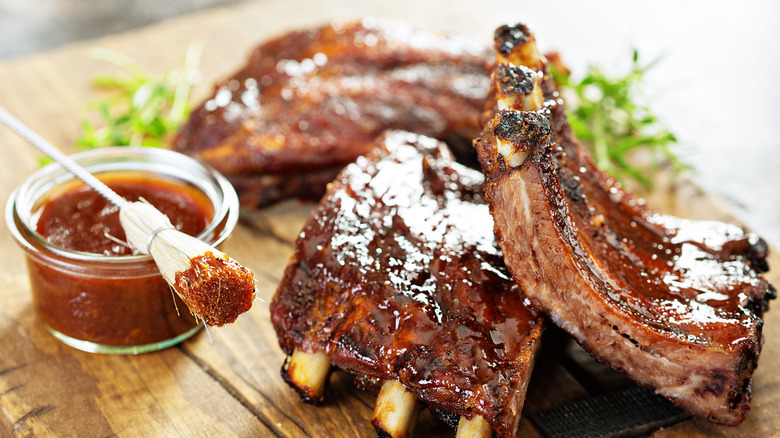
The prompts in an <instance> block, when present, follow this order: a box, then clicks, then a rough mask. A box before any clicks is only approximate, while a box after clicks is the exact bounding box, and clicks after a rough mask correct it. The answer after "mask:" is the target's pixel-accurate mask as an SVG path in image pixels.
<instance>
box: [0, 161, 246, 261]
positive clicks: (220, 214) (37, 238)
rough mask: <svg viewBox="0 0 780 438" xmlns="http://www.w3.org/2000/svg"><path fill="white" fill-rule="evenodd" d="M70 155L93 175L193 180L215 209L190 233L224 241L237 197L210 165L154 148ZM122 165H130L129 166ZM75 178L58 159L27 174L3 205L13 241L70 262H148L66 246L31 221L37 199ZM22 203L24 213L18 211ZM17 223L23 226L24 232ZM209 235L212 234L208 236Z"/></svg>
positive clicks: (145, 257) (214, 241)
mask: <svg viewBox="0 0 780 438" xmlns="http://www.w3.org/2000/svg"><path fill="white" fill-rule="evenodd" d="M71 158H72V159H73V160H74V161H76V162H77V163H79V164H81V165H82V166H84V167H86V168H87V169H88V170H90V171H91V172H95V173H97V172H110V171H117V172H118V171H128V170H131V171H136V170H137V171H141V172H149V173H152V174H157V175H160V176H165V177H169V178H174V179H175V180H179V181H184V182H185V183H188V184H192V185H193V186H195V188H197V189H198V190H199V191H201V192H203V194H204V195H205V196H206V197H207V198H208V199H209V201H211V202H212V204H213V207H214V217H213V218H212V219H211V221H210V222H209V224H208V225H207V226H206V228H205V229H204V230H203V231H202V232H200V233H199V234H198V235H196V236H194V237H196V238H198V239H200V240H203V241H205V242H207V243H209V244H210V245H213V246H217V245H219V244H221V243H222V242H224V241H225V239H227V237H228V236H229V235H230V234H231V232H232V231H233V229H234V228H235V225H236V223H237V222H238V210H239V204H238V195H237V194H236V191H235V189H234V188H233V186H232V185H231V184H230V182H229V181H228V180H227V178H225V177H224V176H223V175H222V174H221V173H219V172H218V171H217V170H215V169H214V168H212V167H211V166H209V165H207V164H204V163H201V162H199V161H197V160H195V159H193V158H191V157H188V156H186V155H184V154H181V153H178V152H174V151H171V150H167V149H161V148H153V147H136V146H115V147H108V148H100V149H92V150H88V151H84V152H79V153H76V154H73V155H71ZM121 165H131V166H130V167H131V168H126V167H122V166H121ZM74 180H76V177H75V176H74V175H72V174H71V173H70V172H69V171H67V170H66V169H65V168H64V167H62V166H61V165H60V164H58V163H50V164H48V165H46V166H44V167H42V168H40V169H37V170H36V171H34V172H33V173H32V174H30V176H28V177H27V179H26V180H25V181H24V182H23V183H22V184H21V185H20V186H19V187H17V188H16V189H15V190H14V191H13V192H12V193H11V196H10V197H9V198H8V202H7V203H6V215H5V216H6V224H7V226H8V229H9V230H10V231H11V234H12V235H13V237H14V239H15V240H16V241H17V242H18V243H19V244H20V245H21V246H22V247H23V248H24V249H26V250H27V251H28V252H33V253H36V252H47V253H51V254H52V255H54V256H56V257H58V258H63V259H67V260H68V261H69V262H73V261H79V262H84V263H104V264H105V263H108V264H130V263H150V262H152V258H151V256H149V255H147V254H133V255H121V256H119V255H116V256H111V255H105V254H96V253H90V252H85V251H78V250H73V249H68V248H64V247H61V246H59V245H56V244H54V243H52V242H50V241H49V240H48V239H46V238H45V237H44V236H42V235H41V234H39V233H38V231H37V230H36V229H35V227H33V226H32V223H31V222H30V221H31V220H32V219H33V217H32V216H33V214H34V212H33V207H35V204H36V202H38V201H39V200H40V199H41V198H42V197H43V196H44V195H46V194H48V193H49V192H50V190H51V189H52V188H54V187H56V186H58V185H60V184H63V183H66V182H69V181H74ZM22 207H23V210H26V211H20V209H21V208H22ZM25 219H27V220H25ZM19 227H23V229H24V233H22V232H21V230H20V229H19ZM220 227H221V228H220ZM210 236H213V238H212V239H208V238H209V237H210ZM207 239H208V240H207Z"/></svg>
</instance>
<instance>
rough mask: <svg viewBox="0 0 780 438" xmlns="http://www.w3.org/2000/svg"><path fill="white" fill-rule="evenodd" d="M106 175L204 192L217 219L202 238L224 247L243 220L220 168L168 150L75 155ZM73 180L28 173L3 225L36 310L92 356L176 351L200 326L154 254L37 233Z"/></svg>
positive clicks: (54, 170)
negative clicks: (79, 245)
mask: <svg viewBox="0 0 780 438" xmlns="http://www.w3.org/2000/svg"><path fill="white" fill-rule="evenodd" d="M71 158H73V159H74V160H75V161H76V162H77V163H79V164H80V165H81V166H82V167H84V168H86V169H87V170H88V171H89V172H91V173H93V174H95V175H97V176H98V177H102V176H111V175H112V174H116V173H127V172H132V173H134V174H136V175H138V174H140V175H142V176H143V178H146V177H148V178H151V179H155V178H157V179H161V180H164V181H167V182H174V183H175V184H177V185H181V186H182V187H183V188H184V187H186V188H187V190H190V191H192V190H194V191H195V192H198V193H202V194H203V195H204V197H205V199H207V200H208V202H210V204H211V207H213V218H212V220H211V221H210V223H209V225H208V226H207V227H206V229H205V230H203V231H202V232H201V233H200V234H199V235H198V236H196V237H197V238H198V239H201V240H203V241H204V242H206V243H209V244H211V245H213V246H219V245H220V244H221V243H222V242H224V240H225V239H227V237H228V236H229V235H230V233H232V231H233V229H234V227H235V225H236V222H237V220H238V209H239V206H238V197H237V195H236V192H235V190H234V189H233V187H232V186H231V185H230V183H229V182H228V181H227V179H225V178H224V177H223V176H222V175H220V174H219V173H218V172H216V171H215V170H213V169H211V168H208V167H205V166H204V165H202V164H200V163H198V162H197V161H195V160H193V159H191V158H189V157H187V156H185V155H182V154H179V153H176V152H172V151H168V150H164V149H156V148H134V147H115V148H105V149H95V150H91V151H87V152H82V153H78V154H75V155H73V156H72V157H71ZM74 178H75V177H74V176H73V175H72V174H70V173H69V172H68V171H67V170H65V169H64V168H62V167H61V166H60V165H58V164H56V163H55V164H49V165H47V166H45V167H43V168H41V169H39V170H38V171H36V172H34V173H33V174H32V175H30V177H29V178H27V180H26V181H25V182H24V183H23V184H22V185H21V186H20V187H18V188H17V189H16V190H15V191H14V192H13V193H12V194H11V197H10V198H9V199H8V203H7V205H6V215H5V217H6V222H7V225H8V228H9V230H10V231H11V234H12V235H13V237H14V239H15V240H16V241H17V242H18V243H19V245H20V246H21V247H22V248H23V249H24V250H25V255H26V259H27V268H28V274H29V277H30V288H31V292H32V300H33V307H34V309H35V311H36V313H37V315H38V317H39V319H40V320H41V321H42V323H43V324H44V325H45V326H46V328H47V329H48V330H49V331H50V332H51V333H52V334H53V335H54V336H55V337H57V339H59V340H61V341H62V342H64V343H66V344H68V345H70V346H71V347H74V348H77V349H80V350H84V351H89V352H94V353H113V354H137V353H145V352H150V351H156V350H160V349H163V348H167V347H169V346H172V345H175V344H177V343H179V342H181V341H183V340H185V339H187V338H189V337H190V336H192V335H194V334H195V333H197V332H198V331H199V330H200V329H201V328H202V324H200V323H199V321H196V320H195V318H194V317H193V316H192V315H191V314H190V312H189V311H188V309H187V307H186V306H185V305H184V303H183V302H182V301H181V300H180V299H179V298H178V296H176V294H174V293H173V290H172V289H171V288H170V287H169V286H168V284H167V283H166V282H165V281H164V280H163V279H162V277H161V276H160V273H159V271H158V270H157V266H156V265H155V263H154V261H153V260H152V258H151V257H150V256H147V255H125V256H108V255H102V254H94V253H88V252H82V251H75V250H70V249H66V248H63V247H61V246H57V245H55V244H53V243H51V242H49V241H48V240H47V239H46V238H45V237H43V236H42V235H41V234H39V233H38V232H37V231H36V221H37V215H36V213H37V212H38V210H39V209H40V208H41V206H42V204H43V203H44V202H45V200H46V199H47V198H48V197H49V196H51V194H52V193H54V192H56V191H57V189H58V188H61V187H63V186H64V185H67V184H73V180H74Z"/></svg>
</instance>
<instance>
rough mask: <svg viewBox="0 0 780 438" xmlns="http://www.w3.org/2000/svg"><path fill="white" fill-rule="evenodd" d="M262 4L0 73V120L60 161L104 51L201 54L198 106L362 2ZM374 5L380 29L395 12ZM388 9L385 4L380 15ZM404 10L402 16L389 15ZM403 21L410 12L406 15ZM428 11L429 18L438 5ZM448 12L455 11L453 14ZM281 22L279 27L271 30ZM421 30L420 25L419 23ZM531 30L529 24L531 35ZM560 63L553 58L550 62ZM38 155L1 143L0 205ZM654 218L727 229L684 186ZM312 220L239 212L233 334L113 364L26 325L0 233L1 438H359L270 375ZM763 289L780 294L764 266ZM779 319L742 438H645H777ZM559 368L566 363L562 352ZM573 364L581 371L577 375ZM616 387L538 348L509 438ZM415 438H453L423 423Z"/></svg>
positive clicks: (694, 424) (18, 266)
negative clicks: (769, 286)
mask: <svg viewBox="0 0 780 438" xmlns="http://www.w3.org/2000/svg"><path fill="white" fill-rule="evenodd" d="M300 3H301V2H297V3H288V2H282V1H263V2H257V3H248V4H240V5H236V6H231V7H226V8H221V9H216V10H209V11H206V12H201V13H197V14H194V15H189V16H186V17H182V18H179V19H175V20H171V21H166V22H164V23H161V24H159V25H154V26H150V27H147V28H144V29H141V30H138V31H133V32H130V33H126V34H122V35H118V36H112V37H107V38H104V39H101V40H98V41H91V42H88V43H79V44H74V45H69V46H65V47H63V48H61V49H58V50H56V51H53V52H48V53H43V54H39V55H34V56H30V57H25V58H19V59H16V60H11V61H8V62H5V63H2V64H0V87H2V88H0V105H2V106H4V107H5V108H6V109H8V110H9V111H10V112H11V113H13V114H15V115H16V116H17V117H18V118H20V119H21V120H23V121H24V122H25V123H27V124H28V125H29V126H31V127H32V128H33V129H34V130H36V131H37V132H39V133H40V134H41V135H43V136H44V137H45V138H47V139H49V140H50V141H52V142H53V143H55V144H57V145H58V146H60V147H61V148H62V149H63V150H65V151H67V152H73V151H74V148H73V147H72V145H73V143H74V140H75V138H77V137H78V135H79V129H80V128H79V126H80V120H82V119H83V118H85V117H89V116H88V112H87V110H86V107H85V104H86V103H87V102H89V101H91V100H93V99H94V98H96V97H97V96H99V92H98V91H96V90H95V89H94V88H92V87H91V86H90V83H89V80H90V78H91V77H92V76H93V75H94V74H95V73H97V72H104V71H106V70H110V68H109V67H108V66H107V65H105V64H103V63H100V62H97V61H94V60H91V59H90V58H89V57H88V56H87V51H88V48H89V47H91V46H101V47H108V48H113V49H117V50H119V51H122V52H124V53H126V54H128V55H130V56H132V57H133V58H135V59H136V60H138V62H139V63H140V64H142V65H144V66H147V67H148V68H149V69H150V70H152V71H155V72H157V73H162V72H164V71H167V70H170V69H173V68H175V67H176V66H178V65H179V63H180V62H181V59H182V58H183V55H184V53H185V52H186V49H187V47H188V45H189V44H190V43H191V41H193V40H196V39H197V40H199V41H201V42H202V44H203V49H204V50H203V58H202V62H201V71H202V73H203V80H202V83H201V85H200V86H199V87H198V88H197V89H196V90H195V100H200V99H202V98H203V97H205V96H206V95H207V94H208V93H209V91H210V87H211V85H210V84H212V83H213V82H214V80H215V79H216V78H219V77H222V76H225V75H227V74H228V73H230V72H232V71H233V70H235V69H237V68H238V67H239V66H240V65H241V64H242V62H243V61H244V59H245V58H246V56H247V54H248V52H249V50H250V48H251V47H253V46H254V45H255V44H256V43H257V42H259V41H261V40H262V39H264V38H267V37H268V36H271V35H275V34H278V33H280V32H282V31H285V30H288V29H292V28H296V27H301V26H304V25H309V24H315V23H321V22H323V21H324V20H326V19H330V18H334V17H341V18H351V17H356V16H359V15H360V14H362V13H363V12H362V11H363V10H362V9H361V8H360V7H359V5H360V3H359V2H354V1H347V2H343V3H342V2H318V1H311V2H303V4H305V7H302V6H301V4H300ZM385 3H388V4H387V5H375V6H373V7H372V9H371V10H370V11H369V12H371V13H373V14H379V15H390V16H392V15H393V14H394V12H393V11H396V10H397V8H399V6H398V2H385ZM389 3H392V5H391V4H389ZM401 3H403V2H401ZM408 3H409V5H411V2H408ZM435 3H437V4H439V5H440V6H441V4H440V3H438V2H435ZM456 3H459V2H456ZM418 7H419V8H422V10H421V11H420V14H419V18H417V19H416V21H417V24H427V25H430V26H431V27H433V28H436V29H442V30H450V31H451V30H458V28H459V27H461V28H462V27H463V26H464V25H465V23H468V24H469V27H468V30H469V33H472V34H484V35H486V37H487V36H489V35H490V33H491V32H492V29H493V28H495V27H496V26H497V25H499V24H502V20H503V17H500V16H499V17H497V16H496V14H495V11H493V10H486V9H485V8H482V9H475V10H474V12H473V13H471V14H467V17H468V19H467V20H466V19H465V18H463V16H459V17H460V18H453V17H454V14H453V13H452V12H451V11H448V10H446V8H445V9H441V8H440V9H434V8H432V7H431V10H427V9H426V6H423V5H418ZM280 17H283V19H280ZM425 17H429V18H425ZM529 24H531V23H529ZM559 49H561V50H565V48H563V47H559ZM37 160H38V154H37V153H36V152H35V151H34V150H33V148H32V147H30V146H28V145H27V144H25V143H24V142H23V140H21V139H20V138H18V137H16V136H15V135H14V134H13V133H11V132H9V131H8V130H6V129H0V162H2V172H0V199H2V200H5V199H7V198H8V196H9V194H10V193H11V191H12V190H13V189H14V187H16V186H18V185H19V184H21V183H22V181H23V180H24V179H25V178H26V177H27V175H28V174H29V173H30V172H32V171H33V170H35V169H36V168H37V166H38V164H37V162H38V161H37ZM648 197H649V202H650V203H651V205H653V206H655V207H656V208H658V209H659V210H661V211H664V212H667V213H673V214H677V215H680V216H683V217H689V218H706V219H723V220H727V221H732V222H733V221H734V220H733V218H732V217H731V216H730V215H729V214H728V212H726V211H725V210H724V209H723V208H722V206H721V205H719V204H718V202H717V201H714V200H713V199H712V198H711V197H709V196H707V195H706V194H705V193H703V192H702V191H701V190H699V189H697V187H696V186H695V185H693V184H691V183H690V182H689V181H688V180H687V179H686V178H684V177H683V178H678V179H675V180H673V181H670V182H669V183H668V184H661V185H660V187H659V188H658V189H657V190H656V191H654V192H653V193H652V194H650V195H649V196H648ZM311 208H312V206H311V205H306V204H299V203H296V202H286V203H282V204H280V205H277V206H274V207H272V208H269V209H266V210H263V211H242V213H241V219H240V222H239V226H238V227H237V229H236V231H235V232H234V234H233V236H232V238H231V239H230V240H229V241H228V242H227V244H226V245H225V247H224V250H225V252H227V253H228V254H230V255H231V256H232V257H234V258H235V259H237V260H239V261H241V262H242V263H243V264H245V265H247V266H248V267H249V268H251V269H252V270H254V272H255V273H256V277H257V279H258V291H259V296H260V298H261V299H263V300H264V302H257V303H256V304H255V305H254V307H253V309H252V310H251V311H250V312H249V313H247V314H246V315H243V316H242V317H241V318H239V320H238V321H237V322H236V323H235V324H233V325H230V326H227V327H223V328H219V329H217V328H211V329H209V331H208V333H206V332H201V333H200V334H198V335H197V336H195V337H194V338H192V339H191V340H189V341H187V342H185V343H183V344H181V345H179V346H176V347H173V348H170V349H167V350H164V351H161V352H157V353H150V354H143V355H138V356H110V355H98V354H90V353H84V352H81V351H77V350H74V349H72V348H70V347H67V346H65V345H63V344H61V343H60V342H59V341H57V340H56V339H55V338H54V337H53V336H51V335H50V334H49V333H48V332H47V331H46V330H45V329H44V328H43V327H42V325H41V324H40V323H39V322H38V321H37V319H36V317H35V315H34V312H33V310H32V305H31V299H30V293H29V286H28V278H27V273H26V270H25V266H24V260H23V256H22V251H21V249H19V248H18V247H17V246H16V244H15V243H14V242H13V240H12V238H11V236H10V234H9V233H8V232H0V435H9V436H19V437H31V436H79V437H88V436H123V437H136V436H187V437H211V436H219V437H230V436H241V437H245V436H280V437H287V436H314V437H328V436H334V437H340V436H371V435H373V434H374V431H373V428H372V427H371V426H370V424H369V419H370V416H371V412H372V409H373V403H374V399H373V397H372V396H371V395H369V394H366V393H364V392H361V391H359V390H357V389H356V388H355V386H354V385H353V384H352V383H351V381H350V380H349V378H348V377H347V376H346V375H344V374H343V373H335V374H334V375H333V377H332V379H331V383H330V386H329V389H328V392H327V394H326V403H325V404H324V405H323V406H321V407H313V406H309V405H306V404H303V403H301V402H300V401H299V400H298V397H297V396H296V394H295V393H294V392H293V391H292V390H291V389H290V388H288V387H287V385H286V384H285V383H284V382H283V381H282V379H281V378H280V375H279V370H280V366H281V364H282V360H283V354H282V352H281V350H280V349H279V347H278V345H277V342H276V337H275V335H274V332H273V329H272V327H271V324H270V320H269V313H268V307H267V303H268V302H269V300H270V298H271V296H272V294H273V292H274V290H275V288H276V285H277V284H278V282H279V280H280V277H281V274H282V271H283V269H284V267H285V265H286V263H287V260H288V258H289V256H290V255H291V253H292V251H293V241H294V239H295V237H296V236H297V234H298V232H299V230H300V228H301V226H302V224H303V222H304V220H305V218H306V217H307V215H308V213H309V211H310V210H311ZM770 266H774V267H775V268H776V269H775V271H773V272H770V275H769V276H768V277H769V278H770V279H771V280H772V281H773V282H774V283H775V284H780V276H779V275H778V273H780V258H779V257H778V256H777V254H776V253H773V254H772V256H771V259H770ZM778 331H780V312H774V311H770V312H769V314H768V315H767V318H766V324H765V326H764V333H765V335H766V343H765V346H764V352H763V354H762V356H761V358H760V361H759V367H758V370H757V371H756V374H755V380H754V384H753V393H754V398H753V405H752V410H751V411H750V413H749V414H748V416H747V419H746V420H745V422H744V423H743V425H742V426H740V427H739V428H724V427H718V426H714V425H711V424H709V423H707V422H706V421H701V420H687V421H684V422H682V423H679V424H677V425H675V426H672V427H669V428H666V429H663V430H660V431H656V432H655V433H654V434H653V436H658V437H662V436H663V437H665V436H697V437H698V436H701V437H704V436H745V437H747V436H751V437H752V436H772V435H775V436H776V435H778V434H780V333H778ZM566 348H567V349H569V350H571V351H570V352H569V353H566V354H571V355H574V356H577V355H578V354H579V353H578V352H577V350H576V347H574V346H567V347H566ZM586 361H589V359H587V360H586ZM626 384H629V383H628V382H626V381H625V380H624V379H621V378H620V377H619V376H617V375H615V374H614V373H612V372H611V371H609V370H606V369H604V368H603V367H601V366H600V365H598V364H596V363H595V362H592V361H590V362H587V363H584V365H581V367H580V368H577V369H575V368H573V365H571V361H562V360H561V358H560V351H557V350H556V349H551V348H548V347H545V348H543V351H542V353H541V356H540V358H539V362H538V364H537V367H536V370H535V372H534V375H533V377H532V382H531V386H530V389H529V393H528V398H527V402H526V407H525V410H524V415H523V418H524V419H523V421H522V423H521V427H520V431H519V435H520V436H530V437H535V436H541V435H540V432H539V431H538V430H537V429H536V427H535V426H534V425H533V423H531V422H530V421H529V420H528V418H529V416H530V415H531V414H533V413H534V412H539V411H541V410H544V409H548V408H551V407H555V406H559V405H562V404H564V403H568V402H571V401H574V400H577V399H581V398H584V397H588V396H589V395H591V394H593V393H596V392H601V391H606V390H610V389H614V388H619V387H621V386H623V385H626ZM416 435H417V436H421V437H422V436H425V437H428V436H452V435H453V433H452V431H451V430H449V429H447V428H446V427H445V426H442V425H441V424H440V423H438V422H436V421H435V420H434V419H433V417H432V416H431V415H430V413H427V412H425V413H424V414H423V415H422V416H421V418H420V421H419V423H418V426H417V428H416Z"/></svg>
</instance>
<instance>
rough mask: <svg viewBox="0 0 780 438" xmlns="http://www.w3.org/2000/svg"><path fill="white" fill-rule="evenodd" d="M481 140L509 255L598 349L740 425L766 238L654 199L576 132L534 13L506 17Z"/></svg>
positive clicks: (758, 338)
mask: <svg viewBox="0 0 780 438" xmlns="http://www.w3.org/2000/svg"><path fill="white" fill-rule="evenodd" d="M495 48H496V55H497V63H496V65H495V66H494V67H493V68H492V73H491V81H492V86H491V91H490V93H489V95H490V97H489V98H488V103H487V105H486V111H485V113H484V115H483V120H484V122H485V125H484V130H483V132H482V134H481V136H480V138H478V139H477V140H476V141H475V147H476V149H477V152H478V154H479V158H480V162H481V164H482V167H483V170H484V172H485V176H486V178H487V184H486V196H487V198H488V201H489V204H490V208H491V213H492V215H493V218H494V221H495V231H496V235H497V238H498V242H499V245H500V247H501V249H502V251H503V254H504V260H505V262H506V264H507V267H508V268H509V270H510V271H511V272H512V275H513V277H514V278H515V279H516V280H517V282H518V284H520V285H521V287H522V289H523V291H524V292H525V293H526V294H527V295H528V297H529V298H531V301H532V302H533V303H534V305H536V306H537V307H538V308H539V309H541V310H542V311H544V312H545V313H546V314H547V315H548V316H549V317H550V319H551V320H552V321H553V322H555V324H557V325H558V326H560V327H561V328H563V329H564V330H566V331H567V332H569V333H570V334H571V335H572V336H573V337H574V338H575V339H576V340H577V341H578V342H579V343H580V344H581V345H582V346H583V347H584V348H585V349H586V350H587V351H589V352H590V353H591V354H592V355H593V356H594V357H595V358H596V359H598V360H600V361H602V362H604V363H606V364H608V365H610V366H611V367H613V368H614V369H616V370H618V371H620V372H622V373H625V374H626V375H628V376H629V377H631V378H633V379H634V380H636V381H637V382H638V383H640V384H642V385H644V386H648V387H651V388H654V389H655V391H656V392H658V393H659V394H662V395H664V396H666V397H667V398H669V399H670V400H671V401H672V402H674V403H675V404H677V405H678V406H680V407H681V408H682V409H683V410H685V411H687V412H689V413H691V414H694V415H697V416H700V417H704V418H708V419H709V420H711V421H713V422H715V423H720V424H725V425H732V426H734V425H738V424H739V423H740V422H741V421H742V419H743V417H744V416H745V414H746V412H747V411H748V409H749V406H750V398H751V375H752V373H753V370H754V369H755V367H756V361H757V359H758V356H759V352H760V350H761V344H762V335H761V328H762V320H761V315H762V313H763V312H764V311H765V310H766V309H767V307H768V300H769V299H771V298H774V297H775V296H776V293H775V290H774V288H773V287H772V286H771V285H770V284H769V283H768V282H767V281H766V280H765V279H764V278H763V277H762V275H761V272H763V271H765V270H767V269H768V267H767V265H766V259H765V257H766V250H767V246H766V243H765V242H764V241H763V240H761V239H760V238H758V237H757V236H755V235H753V234H750V233H747V232H745V231H744V230H743V229H741V228H740V227H737V226H734V225H729V224H725V223H720V222H704V221H691V220H685V219H679V218H676V217H671V216H666V215H661V214H657V213H655V212H653V211H652V210H651V209H649V208H648V207H647V206H646V205H644V203H643V202H642V201H641V200H639V199H638V198H636V197H634V196H633V195H632V194H631V193H629V192H627V191H626V190H624V189H623V188H622V187H621V186H620V185H619V184H617V183H616V182H615V180H614V179H613V178H611V177H610V176H609V175H607V174H606V173H604V172H602V171H601V170H599V169H598V168H597V167H596V166H595V164H594V162H593V160H592V159H591V157H590V156H589V155H588V154H587V152H586V151H585V150H584V149H583V148H582V146H581V145H580V144H579V143H578V141H577V140H576V139H575V138H574V136H573V135H572V132H571V129H570V126H569V124H568V122H567V120H566V115H565V110H564V107H563V102H562V100H561V99H560V97H559V96H558V94H557V92H556V90H555V85H554V83H553V82H552V80H551V79H550V76H549V75H548V72H547V70H546V66H545V61H544V58H543V57H542V56H541V55H540V54H539V52H538V50H537V49H536V45H535V42H534V39H533V35H532V34H531V33H530V32H529V31H528V29H527V28H526V27H525V26H522V25H517V26H504V27H501V28H499V29H498V30H497V31H496V37H495Z"/></svg>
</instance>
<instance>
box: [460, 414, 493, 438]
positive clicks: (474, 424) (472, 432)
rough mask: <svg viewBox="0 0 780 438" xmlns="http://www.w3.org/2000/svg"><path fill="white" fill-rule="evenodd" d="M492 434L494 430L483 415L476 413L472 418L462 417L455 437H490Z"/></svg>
mask: <svg viewBox="0 0 780 438" xmlns="http://www.w3.org/2000/svg"><path fill="white" fill-rule="evenodd" d="M491 436H493V430H492V429H491V428H490V425H489V424H488V422H487V421H486V420H485V418H484V417H482V416H481V415H475V416H474V417H473V418H472V419H471V420H469V419H468V418H466V417H460V421H458V432H457V433H456V434H455V438H490V437H491Z"/></svg>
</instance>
